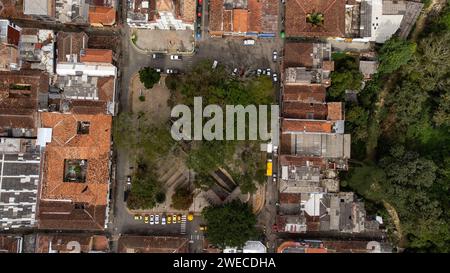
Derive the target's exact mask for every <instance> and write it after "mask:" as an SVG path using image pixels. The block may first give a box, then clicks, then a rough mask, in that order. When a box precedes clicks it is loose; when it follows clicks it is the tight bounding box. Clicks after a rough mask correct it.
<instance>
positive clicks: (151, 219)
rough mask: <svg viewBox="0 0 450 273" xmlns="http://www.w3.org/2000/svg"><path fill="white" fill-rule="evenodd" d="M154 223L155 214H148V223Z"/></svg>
mask: <svg viewBox="0 0 450 273" xmlns="http://www.w3.org/2000/svg"><path fill="white" fill-rule="evenodd" d="M154 224H155V215H153V214H152V215H150V225H154Z"/></svg>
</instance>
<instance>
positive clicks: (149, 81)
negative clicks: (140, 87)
mask: <svg viewBox="0 0 450 273" xmlns="http://www.w3.org/2000/svg"><path fill="white" fill-rule="evenodd" d="M160 78H161V75H160V74H159V73H158V72H156V70H155V69H153V68H151V67H144V68H142V69H141V70H139V79H140V80H141V82H142V83H143V84H144V87H145V88H147V89H151V88H152V87H153V85H154V84H155V83H157V82H158V81H159V79H160Z"/></svg>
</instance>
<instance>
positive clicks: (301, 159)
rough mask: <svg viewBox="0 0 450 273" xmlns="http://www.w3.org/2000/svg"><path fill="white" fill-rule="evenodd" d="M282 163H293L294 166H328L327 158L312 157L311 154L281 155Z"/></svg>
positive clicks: (283, 164)
mask: <svg viewBox="0 0 450 273" xmlns="http://www.w3.org/2000/svg"><path fill="white" fill-rule="evenodd" d="M280 165H282V166H286V165H292V166H298V167H303V166H306V165H308V166H311V167H319V168H325V167H326V166H327V162H326V160H324V159H323V158H322V157H310V156H293V155H284V154H283V155H280Z"/></svg>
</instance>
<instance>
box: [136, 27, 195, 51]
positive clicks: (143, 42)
mask: <svg viewBox="0 0 450 273" xmlns="http://www.w3.org/2000/svg"><path fill="white" fill-rule="evenodd" d="M130 31H131V35H132V36H134V37H136V39H135V42H134V45H135V46H136V47H137V48H139V49H140V50H143V51H145V52H166V53H191V52H192V51H193V50H194V36H193V35H194V32H193V31H192V30H177V31H175V30H153V29H132V30H130Z"/></svg>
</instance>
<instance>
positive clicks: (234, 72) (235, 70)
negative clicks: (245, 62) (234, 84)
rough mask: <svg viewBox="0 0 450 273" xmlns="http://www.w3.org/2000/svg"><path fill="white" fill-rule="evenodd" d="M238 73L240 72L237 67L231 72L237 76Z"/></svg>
mask: <svg viewBox="0 0 450 273" xmlns="http://www.w3.org/2000/svg"><path fill="white" fill-rule="evenodd" d="M237 73H238V69H237V68H235V69H233V72H231V76H236V75H237Z"/></svg>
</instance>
